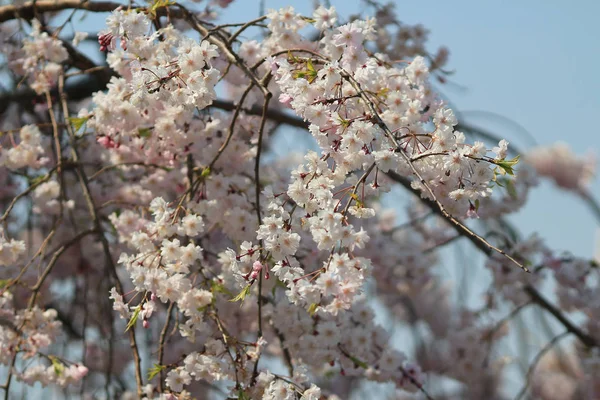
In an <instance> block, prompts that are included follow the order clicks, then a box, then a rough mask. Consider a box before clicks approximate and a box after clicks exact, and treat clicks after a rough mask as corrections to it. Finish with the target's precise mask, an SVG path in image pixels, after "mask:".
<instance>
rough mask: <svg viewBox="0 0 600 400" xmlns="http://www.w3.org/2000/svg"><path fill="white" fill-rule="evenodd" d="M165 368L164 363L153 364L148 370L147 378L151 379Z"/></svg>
mask: <svg viewBox="0 0 600 400" xmlns="http://www.w3.org/2000/svg"><path fill="white" fill-rule="evenodd" d="M166 368H167V367H166V365H160V364H154V366H153V367H152V368H150V369H149V370H148V380H149V381H151V380H152V379H154V377H155V376H156V375H158V374H160V371H162V370H164V369H166Z"/></svg>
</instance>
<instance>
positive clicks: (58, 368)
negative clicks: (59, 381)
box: [48, 356, 65, 376]
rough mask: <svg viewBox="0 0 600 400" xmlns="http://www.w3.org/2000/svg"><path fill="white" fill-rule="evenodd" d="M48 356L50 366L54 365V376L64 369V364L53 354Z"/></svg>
mask: <svg viewBox="0 0 600 400" xmlns="http://www.w3.org/2000/svg"><path fill="white" fill-rule="evenodd" d="M48 358H49V359H50V362H52V367H54V373H55V374H56V376H60V375H61V374H62V373H63V371H64V370H65V366H64V365H63V363H62V362H60V360H59V359H58V358H56V357H55V356H48Z"/></svg>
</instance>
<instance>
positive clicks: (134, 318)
mask: <svg viewBox="0 0 600 400" xmlns="http://www.w3.org/2000/svg"><path fill="white" fill-rule="evenodd" d="M141 311H142V306H141V305H139V306H137V307H136V308H135V311H134V312H133V315H132V316H131V318H130V319H129V322H128V323H127V328H125V332H127V331H128V330H129V329H131V328H133V327H134V326H135V323H136V322H137V320H138V317H139V316H140V312H141Z"/></svg>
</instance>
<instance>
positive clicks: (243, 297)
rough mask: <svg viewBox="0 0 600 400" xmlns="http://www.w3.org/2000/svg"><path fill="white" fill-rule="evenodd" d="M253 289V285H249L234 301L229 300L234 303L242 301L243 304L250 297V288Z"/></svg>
mask: <svg viewBox="0 0 600 400" xmlns="http://www.w3.org/2000/svg"><path fill="white" fill-rule="evenodd" d="M251 287H252V285H247V286H246V287H245V288H243V289H242V291H241V292H240V293H239V294H238V295H237V296H235V297H234V298H233V299H231V300H229V301H231V302H232V303H235V302H236V301H241V302H243V301H244V299H245V298H246V296H248V294H249V293H250V288H251Z"/></svg>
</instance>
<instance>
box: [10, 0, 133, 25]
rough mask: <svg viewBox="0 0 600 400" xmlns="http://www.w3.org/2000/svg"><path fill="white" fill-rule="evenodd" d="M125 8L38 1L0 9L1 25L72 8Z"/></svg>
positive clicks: (69, 0)
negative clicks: (14, 20) (13, 20)
mask: <svg viewBox="0 0 600 400" xmlns="http://www.w3.org/2000/svg"><path fill="white" fill-rule="evenodd" d="M121 6H123V4H119V3H116V2H112V1H94V2H91V1H87V2H82V1H81V0H38V1H30V2H28V3H25V4H23V5H20V6H19V5H8V6H1V7H0V23H2V22H6V21H9V20H11V19H18V18H21V19H25V20H32V19H34V18H35V17H36V13H38V14H39V13H47V12H55V11H63V10H68V9H72V8H77V9H80V10H86V11H92V12H111V11H113V10H115V9H116V8H118V7H121Z"/></svg>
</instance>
